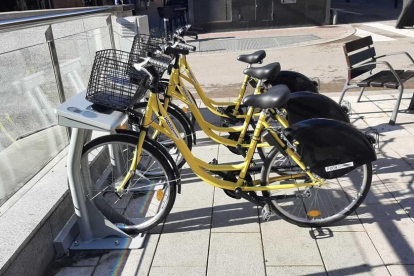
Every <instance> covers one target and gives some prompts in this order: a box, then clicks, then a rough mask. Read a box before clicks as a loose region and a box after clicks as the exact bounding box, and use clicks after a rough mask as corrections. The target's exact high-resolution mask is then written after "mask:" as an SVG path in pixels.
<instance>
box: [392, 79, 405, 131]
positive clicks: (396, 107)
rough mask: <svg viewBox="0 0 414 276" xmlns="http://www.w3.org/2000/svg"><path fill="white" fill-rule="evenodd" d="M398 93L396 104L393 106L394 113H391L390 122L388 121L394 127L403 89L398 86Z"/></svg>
mask: <svg viewBox="0 0 414 276" xmlns="http://www.w3.org/2000/svg"><path fill="white" fill-rule="evenodd" d="M398 91H400V94H399V95H398V98H397V102H396V103H395V106H394V111H393V112H392V115H391V120H390V121H389V124H390V125H395V122H396V121H397V115H398V109H399V108H400V103H401V99H402V95H403V92H404V87H403V86H401V85H400V87H399V88H398Z"/></svg>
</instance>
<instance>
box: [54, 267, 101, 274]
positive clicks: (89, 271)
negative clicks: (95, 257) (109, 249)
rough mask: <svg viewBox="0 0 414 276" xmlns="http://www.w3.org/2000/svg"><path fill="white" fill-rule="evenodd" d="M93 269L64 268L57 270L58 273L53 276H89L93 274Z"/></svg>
mask: <svg viewBox="0 0 414 276" xmlns="http://www.w3.org/2000/svg"><path fill="white" fill-rule="evenodd" d="M94 269H95V267H93V266H89V267H64V268H62V269H61V270H59V272H58V273H56V274H55V276H79V275H82V276H90V275H92V273H93V270H94Z"/></svg>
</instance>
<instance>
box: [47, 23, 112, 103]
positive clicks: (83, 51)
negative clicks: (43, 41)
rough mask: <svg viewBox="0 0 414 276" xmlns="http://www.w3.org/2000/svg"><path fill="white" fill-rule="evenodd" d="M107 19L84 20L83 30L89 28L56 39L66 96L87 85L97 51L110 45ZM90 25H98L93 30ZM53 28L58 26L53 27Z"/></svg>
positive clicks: (70, 95) (83, 88)
mask: <svg viewBox="0 0 414 276" xmlns="http://www.w3.org/2000/svg"><path fill="white" fill-rule="evenodd" d="M105 18H106V17H105ZM105 18H102V17H97V18H95V17H93V18H87V20H86V19H84V20H83V21H84V26H85V28H84V30H87V31H84V32H82V33H77V34H73V35H69V36H64V37H61V38H57V39H56V38H55V45H56V51H57V54H58V59H59V65H60V70H61V74H62V80H63V84H64V91H65V96H66V99H70V98H71V97H73V96H74V95H76V94H77V93H80V92H82V91H84V90H85V89H86V88H87V85H88V81H89V76H90V72H91V70H92V65H93V60H94V58H95V52H96V51H99V50H103V49H109V48H111V41H110V35H109V29H108V27H107V25H106V19H105ZM86 26H88V27H86ZM91 26H93V27H96V26H98V28H96V29H91V28H90V27H91ZM99 26H100V27H99ZM54 30H55V26H53V31H54Z"/></svg>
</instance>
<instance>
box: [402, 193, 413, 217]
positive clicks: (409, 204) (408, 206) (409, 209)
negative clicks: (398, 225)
mask: <svg viewBox="0 0 414 276" xmlns="http://www.w3.org/2000/svg"><path fill="white" fill-rule="evenodd" d="M398 202H399V203H400V205H401V206H402V207H403V209H404V211H405V212H406V213H407V214H408V215H409V216H410V217H411V220H413V221H414V197H410V198H403V199H401V200H399V201H398Z"/></svg>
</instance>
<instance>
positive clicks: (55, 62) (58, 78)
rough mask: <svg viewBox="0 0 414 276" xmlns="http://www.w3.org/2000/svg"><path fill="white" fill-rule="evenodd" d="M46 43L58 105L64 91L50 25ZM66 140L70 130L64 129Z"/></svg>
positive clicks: (63, 99) (46, 33) (62, 99)
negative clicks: (53, 75) (53, 74)
mask: <svg viewBox="0 0 414 276" xmlns="http://www.w3.org/2000/svg"><path fill="white" fill-rule="evenodd" d="M45 37H46V42H47V44H48V46H49V53H50V59H51V61H52V66H53V72H54V73H55V80H56V86H57V90H58V95H59V100H60V103H64V102H66V96H65V90H64V88H63V80H62V74H61V73H60V66H59V58H58V55H57V52H56V45H55V39H54V38H53V31H52V25H50V26H49V28H47V30H46V32H45ZM66 131H67V134H68V138H70V136H71V129H70V128H66Z"/></svg>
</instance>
